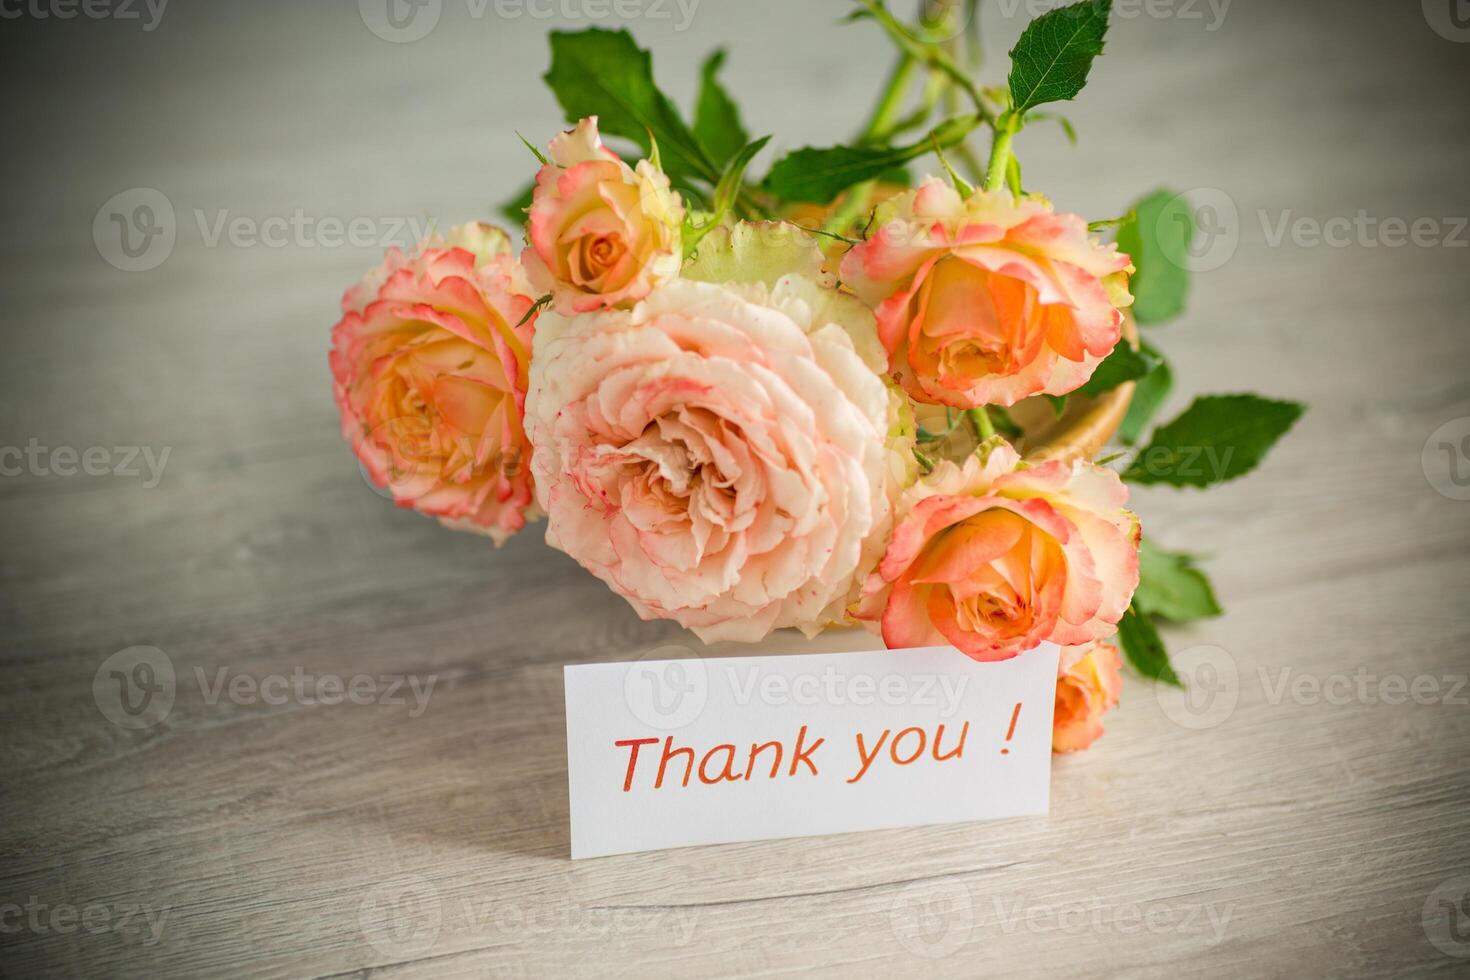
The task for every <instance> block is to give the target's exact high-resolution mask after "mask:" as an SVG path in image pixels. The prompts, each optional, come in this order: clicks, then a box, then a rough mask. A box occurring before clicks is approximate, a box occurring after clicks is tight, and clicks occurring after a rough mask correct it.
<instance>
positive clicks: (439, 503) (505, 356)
mask: <svg viewBox="0 0 1470 980" xmlns="http://www.w3.org/2000/svg"><path fill="white" fill-rule="evenodd" d="M531 306H532V300H531V297H530V286H529V284H528V283H527V282H526V281H525V274H524V272H523V271H522V269H521V267H520V265H519V264H518V263H517V262H516V260H515V257H514V255H513V254H512V253H511V247H510V240H509V239H508V238H507V237H506V234H505V233H504V232H503V231H501V230H500V229H498V228H493V227H491V226H490V225H483V224H470V225H461V226H460V227H458V228H454V229H452V230H451V231H450V232H449V234H448V236H447V238H440V237H438V236H437V235H431V236H429V237H428V238H425V239H424V240H423V241H421V242H419V243H418V245H417V246H415V247H414V248H413V249H412V250H411V251H410V252H409V254H407V255H405V254H404V253H403V252H401V251H400V250H399V249H397V248H394V249H391V250H390V251H389V252H388V255H387V258H386V259H385V260H384V261H383V263H382V264H381V265H380V266H379V267H378V268H377V269H375V270H373V271H372V272H370V273H369V274H368V275H367V276H366V277H364V278H363V280H362V281H361V282H360V283H359V284H358V285H356V286H354V287H352V288H350V289H348V290H347V292H346V294H345V295H344V296H343V297H342V319H341V320H340V321H338V323H337V325H336V326H335V327H333V328H332V350H331V353H330V355H329V361H330V364H331V368H332V378H333V380H334V382H335V383H334V386H333V390H334V393H335V395H336V400H337V407H338V408H339V409H340V411H341V413H342V434H343V436H344V437H345V438H346V439H347V440H348V441H349V442H350V443H351V444H352V448H353V451H354V452H355V453H356V454H357V457H358V459H359V460H361V462H362V465H363V468H364V470H365V471H366V473H367V475H368V476H369V478H370V479H371V480H372V481H373V482H374V483H376V484H377V485H379V486H384V487H387V488H388V489H389V490H390V491H391V492H392V494H393V499H394V501H395V502H396V503H398V505H399V506H402V507H412V508H414V509H415V510H418V511H420V512H421V513H424V514H430V515H433V516H435V517H438V518H439V519H440V521H441V523H443V524H445V525H446V526H449V527H455V528H459V529H463V530H473V531H479V532H482V533H485V534H488V535H490V537H491V538H493V539H494V540H495V543H496V544H501V543H503V542H504V541H505V539H506V538H507V537H509V536H510V535H511V534H512V533H514V532H515V531H517V530H519V529H520V528H521V527H523V526H524V525H525V523H526V520H527V519H528V518H530V517H534V516H536V509H535V501H534V491H533V488H532V486H531V474H530V470H529V468H528V467H527V466H526V465H525V458H527V457H529V455H530V446H529V444H528V443H527V442H526V436H525V432H524V430H523V428H522V413H523V411H524V407H525V396H526V384H527V382H528V380H529V379H528V368H529V354H530V347H531V336H532V333H533V326H534V317H532V318H530V319H527V320H526V322H524V323H521V320H522V318H524V317H526V314H527V313H528V312H529V311H530V310H531Z"/></svg>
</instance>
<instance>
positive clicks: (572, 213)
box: [522, 116, 684, 315]
mask: <svg viewBox="0 0 1470 980" xmlns="http://www.w3.org/2000/svg"><path fill="white" fill-rule="evenodd" d="M548 156H549V157H550V162H549V163H547V164H546V165H545V166H544V167H542V168H541V171H540V172H539V173H538V174H537V175H536V190H535V193H534V196H533V198H532V201H531V209H530V215H529V218H528V221H527V232H526V233H527V238H528V240H529V241H530V248H528V249H527V250H526V252H525V254H523V255H522V261H523V262H524V263H525V266H526V269H527V271H528V272H529V273H530V276H531V281H532V282H533V283H534V284H535V286H536V288H537V289H538V290H539V291H541V292H542V293H552V294H553V295H554V298H555V304H556V309H557V310H558V311H559V312H561V313H564V314H568V315H570V314H573V313H585V312H588V311H590V310H596V309H598V308H600V307H619V306H629V305H631V304H632V303H634V302H636V301H638V300H640V299H642V298H643V297H645V296H647V295H648V294H649V292H651V291H652V290H653V289H654V288H655V287H656V286H658V285H659V284H660V283H662V282H665V281H667V280H669V279H671V278H673V277H674V276H675V275H677V274H678V272H679V263H680V261H681V260H682V258H683V254H682V244H681V240H682V239H681V229H682V226H683V221H684V208H683V205H682V204H681V203H680V201H679V195H678V194H676V193H674V192H673V190H671V189H670V187H669V179H668V177H666V176H665V175H664V174H663V173H662V172H661V171H660V170H658V168H656V167H655V166H653V164H651V163H649V162H648V161H647V160H643V161H640V162H639V164H638V166H637V168H636V169H634V168H632V167H629V166H628V165H627V164H626V163H624V162H623V161H622V160H620V159H618V156H617V154H615V153H613V152H612V151H611V150H609V149H608V148H607V147H605V146H603V145H602V137H601V136H599V135H598V132H597V117H596V116H592V117H590V118H587V119H583V120H582V121H581V122H579V123H578V124H577V126H576V128H575V129H572V130H570V131H569V132H565V133H561V134H559V135H558V136H556V137H555V138H554V139H553V140H552V141H551V145H550V147H549V148H548Z"/></svg>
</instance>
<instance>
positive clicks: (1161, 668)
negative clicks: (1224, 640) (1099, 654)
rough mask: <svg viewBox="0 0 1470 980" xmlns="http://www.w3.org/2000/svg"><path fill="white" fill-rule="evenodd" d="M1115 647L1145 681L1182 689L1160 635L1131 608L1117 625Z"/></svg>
mask: <svg viewBox="0 0 1470 980" xmlns="http://www.w3.org/2000/svg"><path fill="white" fill-rule="evenodd" d="M1118 643H1119V645H1120V646H1122V648H1123V656H1125V657H1127V658H1128V662H1129V663H1130V664H1132V665H1133V669H1134V670H1136V671H1138V672H1139V673H1140V674H1142V675H1143V676H1144V677H1147V678H1149V679H1150V680H1155V681H1163V682H1164V683H1165V684H1173V685H1174V686H1175V687H1183V686H1184V682H1183V681H1181V680H1180V679H1179V675H1178V674H1176V673H1174V667H1173V665H1171V664H1170V663H1169V652H1168V651H1167V650H1165V649H1164V641H1163V640H1162V639H1161V638H1160V637H1159V631H1158V630H1157V629H1155V628H1154V624H1153V622H1152V621H1150V620H1149V618H1148V617H1147V616H1145V615H1141V614H1140V613H1139V612H1138V609H1137V608H1136V607H1134V606H1129V607H1128V611H1127V612H1125V613H1123V618H1122V619H1121V620H1119V622H1118Z"/></svg>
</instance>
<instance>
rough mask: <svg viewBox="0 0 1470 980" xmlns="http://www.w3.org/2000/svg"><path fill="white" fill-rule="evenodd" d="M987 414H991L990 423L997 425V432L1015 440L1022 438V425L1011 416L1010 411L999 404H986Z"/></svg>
mask: <svg viewBox="0 0 1470 980" xmlns="http://www.w3.org/2000/svg"><path fill="white" fill-rule="evenodd" d="M985 414H987V415H989V416H990V424H991V425H993V426H995V431H996V432H999V433H1000V434H1001V435H1003V436H1005V437H1006V438H1007V439H1010V440H1011V441H1013V442H1014V441H1015V440H1017V439H1019V438H1021V435H1022V431H1021V427H1020V426H1019V425H1017V424H1016V420H1015V419H1013V418H1011V413H1010V412H1007V411H1006V410H1005V409H1004V408H1001V407H1000V406H999V405H986V406H985Z"/></svg>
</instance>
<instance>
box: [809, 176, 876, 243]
mask: <svg viewBox="0 0 1470 980" xmlns="http://www.w3.org/2000/svg"><path fill="white" fill-rule="evenodd" d="M877 186H878V182H877V181H876V180H865V181H863V182H862V183H861V184H854V185H853V186H852V187H850V188H848V190H847V197H846V198H844V199H843V201H842V204H841V206H839V207H838V208H836V209H835V210H834V211H833V212H832V216H831V217H830V218H828V219H827V220H826V222H825V223H823V225H822V230H823V231H826V232H835V233H837V234H846V232H847V229H848V228H850V227H851V226H852V224H853V222H855V221H857V219H858V218H859V217H861V216H862V215H863V213H864V212H866V211H867V209H868V199H869V198H870V197H872V195H873V188H875V187H877Z"/></svg>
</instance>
